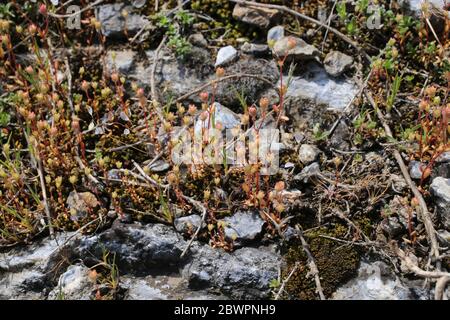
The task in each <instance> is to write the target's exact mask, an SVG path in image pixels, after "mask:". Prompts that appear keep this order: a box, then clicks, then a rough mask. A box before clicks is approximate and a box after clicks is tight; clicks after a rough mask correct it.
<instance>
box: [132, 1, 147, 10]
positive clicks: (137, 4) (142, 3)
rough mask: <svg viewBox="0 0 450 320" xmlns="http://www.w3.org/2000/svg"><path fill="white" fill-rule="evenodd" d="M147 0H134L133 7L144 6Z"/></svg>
mask: <svg viewBox="0 0 450 320" xmlns="http://www.w3.org/2000/svg"><path fill="white" fill-rule="evenodd" d="M145 2H146V0H133V7H135V8H138V9H140V8H143V7H144V6H145Z"/></svg>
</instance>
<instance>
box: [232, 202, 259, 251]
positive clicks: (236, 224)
mask: <svg viewBox="0 0 450 320" xmlns="http://www.w3.org/2000/svg"><path fill="white" fill-rule="evenodd" d="M223 221H224V222H225V227H224V231H225V237H226V238H227V239H229V240H232V239H234V244H235V246H241V245H244V244H246V243H249V242H251V241H254V240H255V239H256V238H257V237H258V236H260V235H261V233H262V231H263V226H264V223H265V221H264V220H263V219H262V218H261V216H260V215H259V213H258V212H255V211H238V212H237V213H235V214H234V215H232V216H231V217H226V218H225V219H223Z"/></svg>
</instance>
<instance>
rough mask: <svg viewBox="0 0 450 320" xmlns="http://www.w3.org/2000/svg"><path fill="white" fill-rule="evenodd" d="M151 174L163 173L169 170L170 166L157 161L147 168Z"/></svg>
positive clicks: (162, 161) (164, 162)
mask: <svg viewBox="0 0 450 320" xmlns="http://www.w3.org/2000/svg"><path fill="white" fill-rule="evenodd" d="M147 167H148V168H149V169H150V170H151V171H153V172H164V171H167V170H169V168H170V164H168V163H167V162H166V161H164V160H157V161H155V162H154V163H153V164H152V165H151V166H147Z"/></svg>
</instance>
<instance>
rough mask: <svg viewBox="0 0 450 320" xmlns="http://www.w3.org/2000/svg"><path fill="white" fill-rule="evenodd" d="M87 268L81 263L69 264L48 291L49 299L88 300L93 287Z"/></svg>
mask: <svg viewBox="0 0 450 320" xmlns="http://www.w3.org/2000/svg"><path fill="white" fill-rule="evenodd" d="M89 271H90V270H89V268H87V267H85V266H82V265H73V266H70V267H69V268H68V269H67V271H66V272H64V273H63V274H62V275H61V276H60V277H59V281H58V285H57V286H56V287H55V288H54V289H53V290H52V291H51V292H50V294H49V296H48V299H49V300H90V299H91V297H92V292H93V291H94V289H95V286H94V283H93V281H92V280H90V279H89V276H88V275H89Z"/></svg>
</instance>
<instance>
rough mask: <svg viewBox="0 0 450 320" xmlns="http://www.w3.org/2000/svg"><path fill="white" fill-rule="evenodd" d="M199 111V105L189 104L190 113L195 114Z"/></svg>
mask: <svg viewBox="0 0 450 320" xmlns="http://www.w3.org/2000/svg"><path fill="white" fill-rule="evenodd" d="M196 112H197V107H196V106H195V105H193V104H190V105H189V108H188V113H189V114H190V115H191V116H193V115H194V114H195V113H196Z"/></svg>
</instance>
